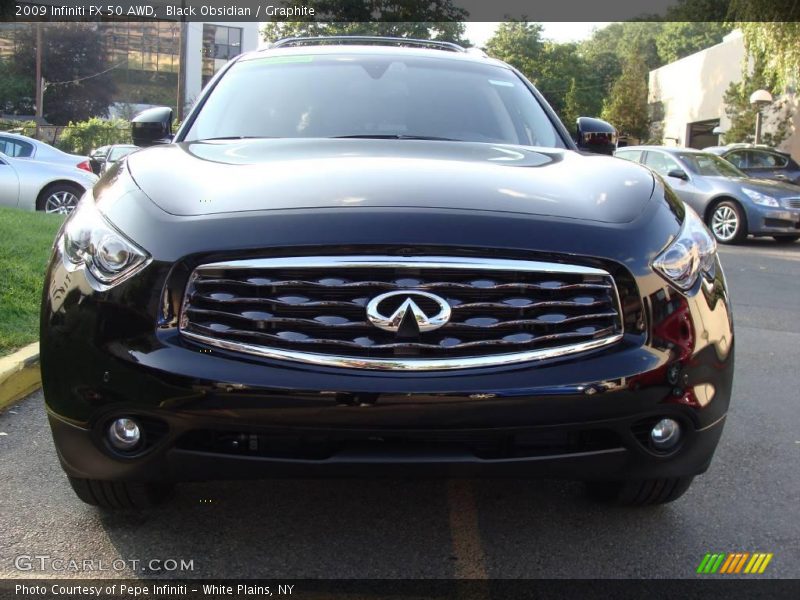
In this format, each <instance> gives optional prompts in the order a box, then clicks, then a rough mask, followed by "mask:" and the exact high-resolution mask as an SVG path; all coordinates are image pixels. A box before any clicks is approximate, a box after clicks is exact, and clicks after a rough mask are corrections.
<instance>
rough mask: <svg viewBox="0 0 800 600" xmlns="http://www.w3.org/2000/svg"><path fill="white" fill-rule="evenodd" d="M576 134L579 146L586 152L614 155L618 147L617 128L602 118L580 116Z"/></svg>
mask: <svg viewBox="0 0 800 600" xmlns="http://www.w3.org/2000/svg"><path fill="white" fill-rule="evenodd" d="M575 135H576V139H575V142H576V143H577V144H578V148H579V149H580V150H583V151H584V152H593V153H595V154H609V155H613V154H614V150H616V149H617V130H616V129H614V126H613V125H611V123H607V122H606V121H602V120H601V119H594V118H592V117H578V120H577V121H576V128H575Z"/></svg>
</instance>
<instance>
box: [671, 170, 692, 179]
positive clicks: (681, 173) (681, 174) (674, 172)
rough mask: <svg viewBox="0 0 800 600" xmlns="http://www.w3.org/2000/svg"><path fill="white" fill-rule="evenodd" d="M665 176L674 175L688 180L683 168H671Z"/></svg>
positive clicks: (676, 177)
mask: <svg viewBox="0 0 800 600" xmlns="http://www.w3.org/2000/svg"><path fill="white" fill-rule="evenodd" d="M667 177H674V178H675V179H683V180H684V181H689V176H688V175H687V174H686V171H684V170H683V169H672V170H671V171H670V172H669V173H667Z"/></svg>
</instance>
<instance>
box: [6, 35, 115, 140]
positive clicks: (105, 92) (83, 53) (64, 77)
mask: <svg viewBox="0 0 800 600" xmlns="http://www.w3.org/2000/svg"><path fill="white" fill-rule="evenodd" d="M41 28H42V39H43V42H44V43H43V46H42V76H43V77H44V79H45V81H47V82H48V85H47V89H46V90H45V94H44V117H45V119H47V120H48V121H50V122H51V123H54V124H57V125H62V124H65V123H67V122H69V121H80V120H84V119H87V118H89V117H92V116H102V115H105V114H106V112H107V110H108V106H109V104H111V101H112V98H113V94H114V91H115V90H116V85H115V83H114V79H113V77H112V73H111V69H112V67H113V66H114V65H111V64H109V62H108V61H107V59H106V56H107V52H106V51H105V48H104V46H103V40H102V37H101V36H100V35H99V34H98V31H97V28H98V24H96V23H42V24H41ZM35 44H36V34H35V27H28V28H26V29H23V30H22V31H21V32H20V35H19V38H18V40H17V49H16V52H15V54H14V56H13V59H12V61H11V71H12V73H13V74H14V75H16V76H17V77H22V78H29V79H28V80H29V81H30V85H31V86H32V87H31V92H30V95H31V98H30V100H29V104H28V105H27V106H26V107H25V109H26V112H27V111H30V112H33V97H32V96H33V95H34V87H33V86H35V83H34V77H33V76H32V74H33V73H34V72H35V56H36V46H35ZM123 66H124V65H123Z"/></svg>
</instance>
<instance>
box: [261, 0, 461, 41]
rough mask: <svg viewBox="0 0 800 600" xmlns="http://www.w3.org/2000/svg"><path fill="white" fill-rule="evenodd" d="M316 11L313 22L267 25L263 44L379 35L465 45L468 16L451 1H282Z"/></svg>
mask: <svg viewBox="0 0 800 600" xmlns="http://www.w3.org/2000/svg"><path fill="white" fill-rule="evenodd" d="M301 4H302V5H304V6H308V7H313V8H314V10H315V14H314V21H311V20H306V21H284V22H277V21H273V22H269V23H267V24H266V25H264V27H263V28H262V30H261V34H262V36H263V38H264V40H265V41H268V42H274V41H276V40H279V39H281V38H285V37H295V36H320V35H382V36H391V37H409V38H417V39H426V40H427V39H430V40H439V41H449V42H456V43H459V44H465V45H468V41H467V40H466V39H465V38H464V29H465V28H464V23H463V22H462V21H463V20H465V19H466V18H467V16H468V14H467V12H466V11H465V10H464V9H462V8H457V7H455V6H454V5H453V3H452V0H409V1H406V2H396V1H392V0H372V1H371V2H352V1H350V0H315V1H311V2H308V1H306V2H292V1H284V2H282V5H284V6H294V5H301Z"/></svg>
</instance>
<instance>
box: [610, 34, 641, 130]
mask: <svg viewBox="0 0 800 600" xmlns="http://www.w3.org/2000/svg"><path fill="white" fill-rule="evenodd" d="M640 56H641V54H640V53H639V52H637V51H636V50H635V49H633V50H632V51H631V52H630V54H628V56H626V57H625V60H624V62H623V64H622V73H621V74H620V76H619V78H618V79H617V80H616V81H615V82H614V85H613V86H612V87H611V93H610V94H609V96H608V98H606V100H605V102H604V103H603V111H602V117H603V118H604V119H605V120H606V121H609V122H610V123H611V124H612V125H614V127H616V128H617V130H618V131H619V132H620V133H621V134H626V135H629V136H633V137H635V138H638V139H645V138H646V137H647V136H648V130H649V125H650V118H649V115H648V107H647V76H648V68H647V66H646V65H645V64H644V63H643V62H642V60H641V58H640Z"/></svg>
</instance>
